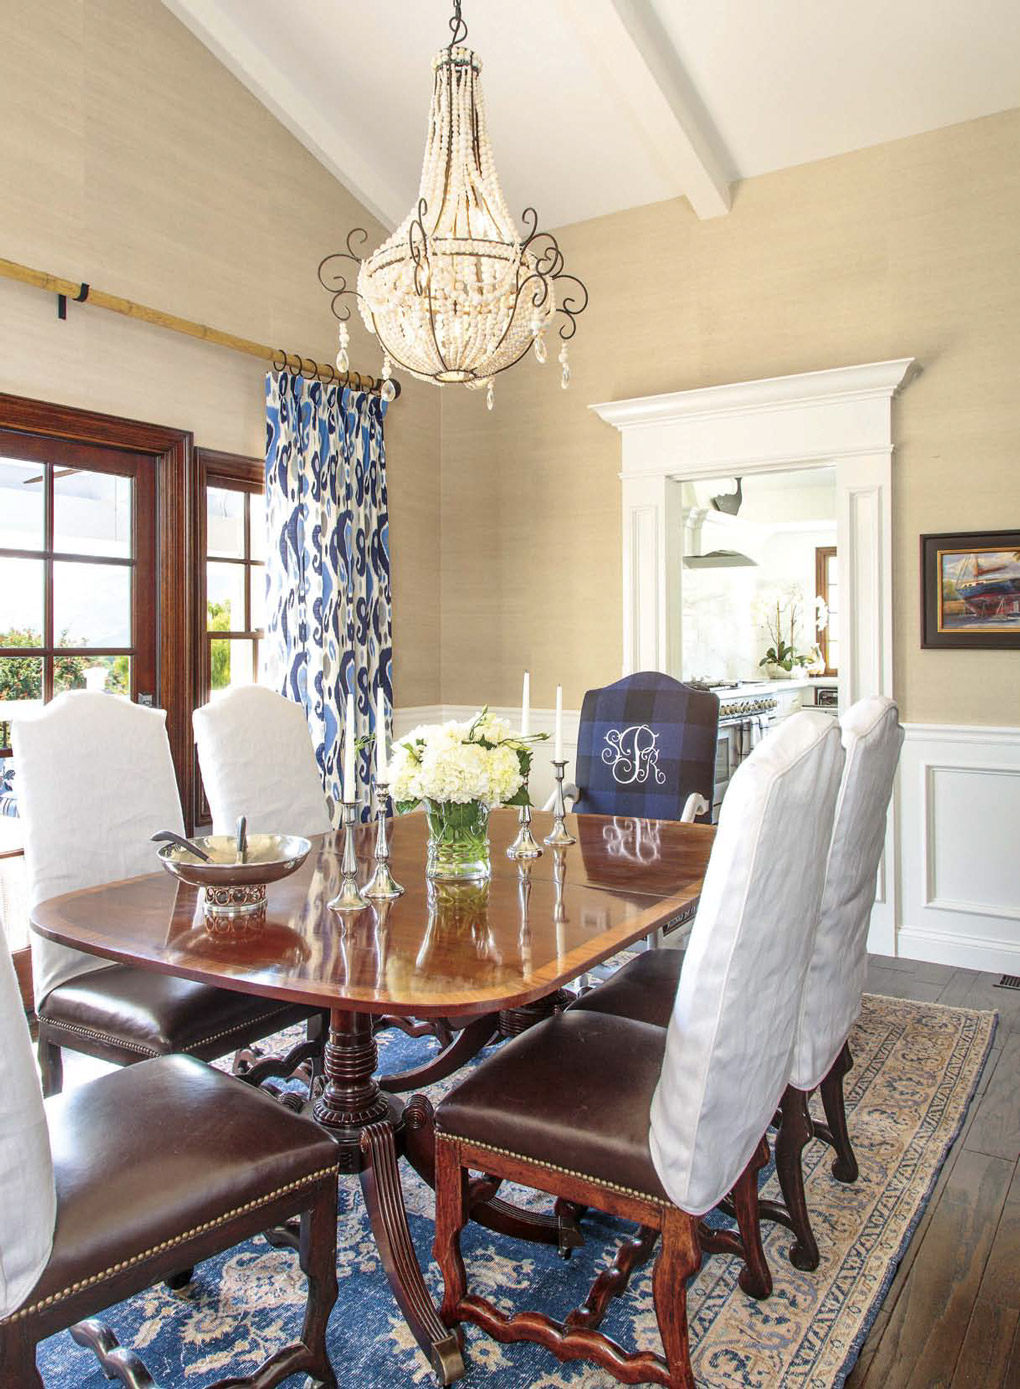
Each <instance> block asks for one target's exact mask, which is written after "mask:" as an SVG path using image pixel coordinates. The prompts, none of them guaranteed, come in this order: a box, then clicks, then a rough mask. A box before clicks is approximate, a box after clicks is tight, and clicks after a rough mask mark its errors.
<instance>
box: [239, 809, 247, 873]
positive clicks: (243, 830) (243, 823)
mask: <svg viewBox="0 0 1020 1389" xmlns="http://www.w3.org/2000/svg"><path fill="white" fill-rule="evenodd" d="M237 862H238V863H247V862H248V820H247V817H246V816H244V815H242V816H240V817H239V819H238V821H237Z"/></svg>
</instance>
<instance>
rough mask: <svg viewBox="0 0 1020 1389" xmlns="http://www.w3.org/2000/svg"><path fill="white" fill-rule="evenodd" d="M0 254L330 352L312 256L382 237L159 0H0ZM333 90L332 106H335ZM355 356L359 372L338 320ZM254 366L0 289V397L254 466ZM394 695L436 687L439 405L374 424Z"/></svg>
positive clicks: (412, 389) (407, 398)
mask: <svg viewBox="0 0 1020 1389" xmlns="http://www.w3.org/2000/svg"><path fill="white" fill-rule="evenodd" d="M2 11H3V18H4V23H3V42H2V44H0V256H3V257H5V258H6V259H10V260H16V261H21V262H23V263H25V264H28V265H31V266H34V267H36V268H38V269H42V270H48V271H51V272H53V273H55V274H59V275H66V276H67V277H68V278H70V279H82V280H87V281H90V282H91V283H93V284H95V285H96V286H98V287H102V288H103V289H106V290H109V291H111V292H112V293H115V294H122V295H125V296H127V297H128V298H132V299H136V300H139V301H141V302H142V303H146V304H150V305H153V306H154V307H156V308H161V309H167V310H169V311H171V312H174V313H178V314H181V315H183V316H184V317H186V318H192V319H197V320H199V321H200V322H205V323H209V324H212V325H213V326H215V327H217V328H222V329H225V330H227V331H230V332H234V333H238V334H240V335H241V336H244V337H249V338H254V339H256V340H257V341H260V342H268V343H271V344H274V345H277V344H278V345H281V346H284V347H288V348H291V349H292V350H296V351H301V352H304V353H306V354H310V355H312V356H316V357H318V358H319V359H320V360H326V361H329V360H330V359H331V357H332V355H333V354H334V353H335V351H336V345H335V337H334V330H333V320H332V318H331V316H330V313H329V304H328V299H327V296H326V294H325V292H324V291H323V290H322V289H320V287H319V285H318V284H317V282H316V278H315V268H316V266H317V264H318V262H319V260H320V258H321V257H322V255H323V254H325V252H326V251H328V250H331V249H333V248H335V247H339V246H341V245H342V244H343V239H344V236H345V235H346V232H347V230H348V229H349V228H350V227H352V226H357V225H362V226H367V227H368V229H369V231H370V233H371V234H372V236H374V237H378V236H379V235H380V231H381V229H380V228H379V226H378V225H377V224H375V223H374V222H372V220H371V219H370V218H369V217H368V215H367V214H366V213H365V211H364V209H363V208H362V207H361V206H360V205H359V204H358V203H357V202H356V201H355V200H354V198H353V197H351V195H350V194H349V193H347V192H346V191H345V190H344V189H343V188H342V187H341V186H340V185H339V184H338V183H337V181H336V180H335V179H334V178H333V177H332V176H331V175H330V174H329V173H327V172H326V170H325V169H323V168H322V166H321V165H319V164H318V163H317V162H316V160H315V159H314V158H313V157H312V156H311V155H310V154H309V153H308V152H307V151H306V150H305V149H304V148H303V147H302V146H301V145H300V144H299V143H298V142H297V141H296V140H295V139H294V138H293V137H292V136H291V135H290V134H288V132H287V131H286V130H285V129H284V128H283V126H281V125H280V124H279V123H278V122H277V121H276V120H275V118H274V117H273V116H271V115H270V114H269V113H268V112H267V111H266V110H265V109H264V108H263V107H262V106H260V105H259V103H258V102H257V101H256V100H255V98H254V97H253V96H251V95H250V94H249V93H248V92H247V91H246V90H245V89H244V87H242V86H241V84H240V83H239V82H237V81H236V80H235V79H234V78H233V77H231V76H230V74H229V73H228V72H227V71H226V69H225V68H224V67H222V66H221V65H220V63H219V62H218V61H217V60H216V59H215V58H214V57H213V56H212V55H211V54H210V53H209V52H208V51H207V50H206V49H205V48H204V47H203V46H202V44H201V43H199V42H198V40H197V39H195V38H194V37H193V36H192V35H191V34H190V33H189V32H188V31H187V30H186V29H185V28H184V27H183V26H182V25H181V24H180V23H178V21H177V20H176V19H174V18H173V16H172V15H171V14H170V13H169V11H168V10H166V9H165V8H164V6H163V5H161V4H160V3H159V2H158V0H45V3H39V0H3V4H2ZM338 99H339V98H338ZM351 359H352V363H353V365H354V366H356V367H360V368H361V369H362V370H366V371H370V372H372V373H375V372H377V371H378V366H379V362H378V354H377V352H376V351H375V350H374V349H372V348H370V347H369V345H368V341H367V335H366V334H365V333H364V331H363V330H362V329H361V328H360V326H359V325H357V324H355V325H353V333H352V349H351ZM263 376H264V367H263V364H262V363H260V362H258V361H256V360H254V359H250V358H246V357H240V356H237V355H235V354H233V353H231V352H228V351H225V350H224V349H221V348H216V347H210V346H206V345H204V344H202V343H199V342H193V341H191V340H189V339H185V338H180V337H177V336H175V335H173V334H171V333H166V332H164V331H162V330H160V329H158V328H152V327H148V326H147V325H145V324H141V323H135V322H129V321H127V320H125V319H119V318H115V317H113V316H111V315H109V314H106V313H103V312H101V311H99V310H96V309H88V308H79V307H77V306H76V305H73V304H72V305H71V306H70V308H69V313H68V320H67V322H66V323H60V322H58V321H57V317H56V306H55V300H54V298H53V296H51V295H46V294H43V293H41V292H40V291H38V290H34V289H29V288H27V287H23V286H19V285H14V284H11V283H10V282H7V281H0V390H4V391H9V392H14V393H16V394H20V395H28V396H35V397H38V398H41V399H47V400H53V401H59V402H62V403H66V404H70V405H76V406H83V407H88V408H89V409H94V410H101V411H107V412H111V413H114V414H119V415H128V416H131V417H133V418H136V419H143V420H149V421H154V422H158V423H161V424H168V425H174V426H177V427H180V428H183V429H190V430H192V431H193V432H194V435H195V439H196V442H197V443H199V444H201V445H205V446H206V447H209V448H217V449H226V450H229V451H233V452H238V453H246V454H252V455H256V456H259V455H261V453H262V451H263V448H264V404H263V400H264V396H263ZM386 435H387V451H388V463H389V481H390V509H391V536H392V551H393V586H394V610H395V628H396V630H395V640H394V649H395V672H394V679H395V690H396V697H397V699H398V701H399V702H400V703H402V704H422V703H432V702H434V701H435V700H437V699H438V696H439V570H438V549H439V400H438V394H437V393H436V392H434V391H432V390H431V389H427V388H426V387H424V386H420V385H417V384H416V383H414V382H411V383H409V384H408V385H407V386H406V388H405V390H404V394H403V395H402V397H401V398H400V400H399V401H398V402H397V404H396V405H395V406H394V407H393V409H392V410H391V411H390V413H389V416H388V419H387V426H386Z"/></svg>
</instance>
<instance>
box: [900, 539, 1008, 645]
mask: <svg viewBox="0 0 1020 1389" xmlns="http://www.w3.org/2000/svg"><path fill="white" fill-rule="evenodd" d="M921 645H922V646H924V647H953V648H955V649H957V650H965V649H967V648H974V649H976V650H985V651H987V650H994V649H998V650H1020V530H1012V531H969V532H963V533H957V534H955V535H952V534H949V535H922V536H921Z"/></svg>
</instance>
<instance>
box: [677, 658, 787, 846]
mask: <svg viewBox="0 0 1020 1389" xmlns="http://www.w3.org/2000/svg"><path fill="white" fill-rule="evenodd" d="M690 683H692V684H693V683H696V682H694V681H691V682H690ZM759 685H764V682H762V681H755V680H738V681H729V682H726V681H721V682H719V683H717V684H716V683H707V684H706V688H707V689H710V690H712V691H713V693H715V694H717V695H718V696H719V741H718V743H717V745H716V752H715V790H714V792H713V795H712V819H713V821H715V820H718V818H719V806H720V805H721V804H722V798H723V796H725V794H726V790H727V787H728V786H729V784H730V778H731V777H732V776H733V773H734V772H735V771H736V770H737V768H738V767H739V766H740V764H741V762H743V760H744V758H745V757H747V756H749V754H750V752H751V750H752V748H755V747H757V746H758V744H759V743H760V742H761V740H762V738H764V736H765V734H766V733H767V732H768V730H769V728H770V726H771V724H772V723H773V721H774V719H775V716H776V710H777V709H778V707H779V701H778V700H777V699H776V698H775V696H774V695H773V694H771V693H770V692H769V690H768V688H767V687H765V688H759Z"/></svg>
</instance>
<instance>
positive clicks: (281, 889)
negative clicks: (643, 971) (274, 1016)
mask: <svg viewBox="0 0 1020 1389" xmlns="http://www.w3.org/2000/svg"><path fill="white" fill-rule="evenodd" d="M551 825H552V816H551V815H548V814H545V813H543V812H536V813H535V815H534V820H533V824H532V828H533V831H534V834H535V837H536V838H537V839H539V840H541V838H542V836H543V835H544V834H546V833H547V832H548V830H549V829H550V828H551ZM567 827H568V829H569V830H570V832H571V833H572V834H574V835H577V836H578V843H576V844H574V845H571V846H570V847H569V848H567V849H560V850H556V851H555V852H554V851H553V850H552V849H550V848H546V849H545V852H544V854H543V855H542V857H541V858H539V859H537V860H533V861H532V862H531V863H530V865H526V866H521V865H519V864H518V863H516V862H514V861H512V860H509V859H508V858H507V857H506V854H505V849H506V846H507V845H508V844H509V843H511V841H512V840H513V838H514V835H515V833H516V829H517V812H516V811H513V810H499V811H495V812H493V815H492V817H491V820H490V840H491V844H492V868H493V876H492V879H491V880H490V881H489V882H487V883H432V882H428V881H427V880H426V878H425V845H426V837H427V825H426V821H425V817H424V816H423V815H408V816H402V817H399V818H398V819H396V820H394V821H392V822H391V826H390V830H391V837H390V844H391V859H390V862H391V868H392V872H393V874H394V877H395V878H396V879H397V881H398V882H400V883H402V884H403V886H404V887H405V889H406V891H405V893H404V895H403V896H402V897H398V898H396V899H393V900H391V901H388V902H375V903H373V904H372V905H371V906H370V907H369V908H367V909H365V910H364V911H361V912H358V913H345V914H344V915H343V916H340V915H338V914H337V913H336V912H333V911H331V910H330V909H329V907H328V906H327V905H326V904H327V903H328V901H329V900H330V898H331V897H332V896H333V895H334V894H335V892H336V891H337V888H338V886H339V880H340V858H339V854H340V847H341V841H340V839H339V837H336V836H332V835H327V836H324V837H322V838H319V839H317V840H314V841H313V847H312V852H311V853H310V854H309V856H308V858H307V860H306V861H305V863H304V864H303V865H302V867H301V868H300V869H299V870H298V871H297V872H296V873H294V874H293V875H292V876H291V877H289V878H286V879H284V880H283V881H282V882H278V883H273V884H271V885H270V887H269V901H268V911H267V916H266V921H265V924H264V925H263V926H262V927H261V929H260V930H258V931H257V932H255V933H253V934H251V935H250V936H249V937H247V938H242V937H237V938H227V937H224V936H221V935H214V934H212V933H211V932H210V931H209V930H207V929H206V925H205V918H204V914H203V910H202V904H201V896H200V891H199V889H197V888H194V887H189V886H188V885H187V884H186V883H182V882H178V881H177V880H176V879H175V878H172V877H170V875H169V874H167V873H165V872H163V871H156V872H153V873H152V874H149V875H146V876H145V877H140V878H131V879H128V880H126V881H124V882H120V883H112V884H108V885H105V886H100V887H94V888H87V889H83V890H80V891H77V892H72V893H68V894H66V895H65V896H62V897H55V898H51V899H50V900H49V901H47V902H43V903H40V904H39V906H37V907H36V908H35V909H34V911H33V912H32V924H33V926H34V927H35V929H36V930H37V931H38V932H39V933H40V934H41V935H43V936H46V937H48V938H49V939H51V940H55V941H58V942H59V943H61V944H63V945H70V946H74V947H76V948H78V949H81V950H85V951H88V952H90V953H92V954H96V955H100V956H104V957H106V958H108V959H110V960H115V961H118V962H122V963H126V964H135V965H142V966H145V967H147V968H151V969H155V970H161V971H163V972H165V973H169V974H175V975H180V976H182V977H184V978H188V979H195V980H198V981H200V982H203V983H210V984H216V985H219V986H220V987H225V988H236V989H241V990H243V991H245V992H247V993H254V994H263V995H266V996H268V997H272V998H279V999H285V1000H289V1001H293V1002H297V1003H315V1004H319V1005H320V1006H323V1007H333V1008H337V1007H340V1008H343V1007H349V1008H351V1009H356V1010H358V1011H359V1012H367V1013H388V1014H404V1015H411V1016H420V1017H427V1016H437V1015H445V1016H450V1017H453V1016H457V1015H464V1014H472V1013H479V1012H492V1011H493V1010H495V1009H501V1008H511V1007H516V1006H519V1005H520V1004H523V1003H529V1002H531V1001H533V1000H534V999H537V998H540V997H543V996H544V995H546V994H549V993H551V992H552V991H553V990H555V989H556V988H558V987H559V986H560V985H562V984H565V983H567V982H568V981H569V980H571V979H576V978H577V976H578V975H579V974H581V973H583V972H584V971H585V970H587V969H590V968H592V967H593V966H594V965H596V964H598V963H599V962H600V961H602V960H604V959H606V958H608V957H609V956H610V955H612V954H614V953H615V952H616V951H618V950H620V949H622V948H623V947H625V946H627V945H630V944H632V943H633V942H634V941H636V940H638V939H640V938H641V937H642V936H645V935H648V934H649V933H650V932H651V931H653V930H656V929H657V928H659V927H663V926H666V925H668V924H669V923H670V922H671V921H672V920H674V919H675V918H677V917H678V916H682V915H684V914H689V912H690V910H691V906H692V903H694V902H695V901H696V899H697V897H698V894H699V892H700V890H701V882H702V879H703V877H704V873H705V867H706V865H707V863H708V855H709V851H710V848H711V844H712V839H713V837H714V830H713V829H712V828H711V827H710V826H702V825H684V824H679V823H677V822H675V821H667V820H638V819H631V818H628V817H609V816H602V815H581V816H568V817H567ZM374 837H375V830H374V826H372V825H364V826H361V827H359V830H358V835H357V853H358V859H359V868H360V870H361V871H360V872H359V881H361V882H364V881H366V880H367V878H368V877H369V874H370V871H371V866H372V863H371V860H372V848H373V845H374ZM153 857H154V859H155V850H154V852H153Z"/></svg>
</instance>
